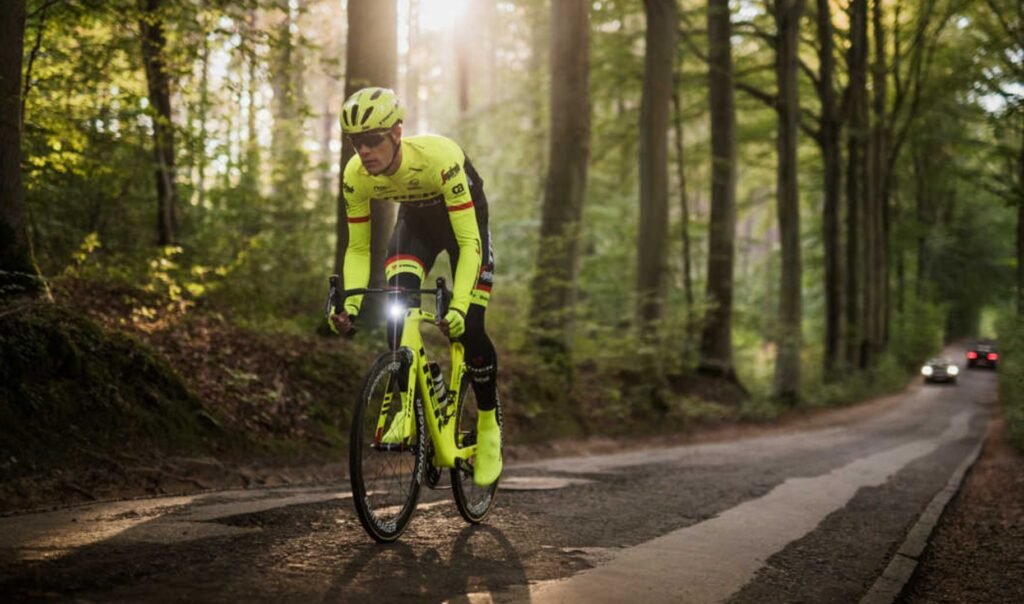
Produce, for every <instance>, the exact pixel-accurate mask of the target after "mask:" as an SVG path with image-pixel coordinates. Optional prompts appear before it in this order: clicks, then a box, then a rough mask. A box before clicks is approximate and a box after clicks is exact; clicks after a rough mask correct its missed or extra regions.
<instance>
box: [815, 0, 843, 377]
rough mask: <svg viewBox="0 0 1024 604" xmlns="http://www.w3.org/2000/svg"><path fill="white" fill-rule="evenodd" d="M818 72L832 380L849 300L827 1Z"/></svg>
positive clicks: (824, 1) (828, 373)
mask: <svg viewBox="0 0 1024 604" xmlns="http://www.w3.org/2000/svg"><path fill="white" fill-rule="evenodd" d="M816 5H817V6H816V8H817V13H816V14H815V24H816V26H817V41H818V73H817V77H816V78H815V81H814V85H815V91H816V92H817V94H818V103H819V105H820V107H821V109H820V117H819V120H818V127H817V129H816V130H815V131H814V132H812V135H813V136H814V140H815V142H817V143H818V147H819V148H820V150H821V161H822V167H823V173H822V179H823V192H822V195H823V197H824V201H823V208H822V228H821V230H822V238H823V240H824V256H825V333H824V342H825V345H824V350H825V354H824V358H823V369H824V376H825V379H826V380H829V381H831V380H834V379H835V378H836V377H837V376H838V375H839V372H840V367H839V364H840V363H841V361H842V360H843V359H844V358H845V356H844V354H843V351H844V334H845V329H844V327H845V319H844V314H843V308H844V306H843V305H844V302H845V299H846V291H845V287H844V286H845V282H844V271H843V268H844V267H843V262H842V258H841V256H842V238H841V233H842V229H841V220H842V216H841V214H842V191H841V187H842V148H841V144H840V143H841V140H840V137H841V135H842V125H843V115H842V110H841V107H840V104H839V101H838V98H837V96H838V95H837V94H836V85H835V79H836V58H835V27H834V26H833V25H832V5H831V2H830V1H829V0H817V1H816Z"/></svg>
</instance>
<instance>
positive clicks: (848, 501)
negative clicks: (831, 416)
mask: <svg viewBox="0 0 1024 604" xmlns="http://www.w3.org/2000/svg"><path fill="white" fill-rule="evenodd" d="M995 388H996V381H995V375H994V374H993V373H992V372H980V371H967V372H965V373H964V374H963V375H962V377H961V380H960V383H959V384H958V385H956V386H939V385H935V386H933V385H915V386H913V387H911V388H910V389H908V391H907V392H905V393H903V394H902V395H900V396H899V397H898V399H895V400H893V401H891V402H889V403H887V404H884V405H875V406H874V407H872V408H870V409H868V411H869V412H868V411H866V412H865V413H861V414H859V415H858V416H856V420H852V421H845V422H844V423H841V424H838V425H833V426H830V427H826V428H820V429H814V430H807V431H792V430H787V431H778V432H777V433H773V434H769V435H764V436H758V437H755V438H745V439H742V440H736V441H730V442H720V443H713V444H702V445H690V446H677V447H656V448H649V449H645V450H631V451H627V452H621V453H616V454H608V455H590V456H580V457H573V458H560V459H549V460H545V461H543V462H535V463H531V464H518V465H511V466H509V467H507V468H506V478H505V482H504V487H505V488H503V489H502V490H501V491H500V493H499V500H498V503H497V507H496V509H495V510H494V512H492V515H491V516H489V517H488V519H487V522H486V523H485V524H484V525H481V526H477V527H472V526H468V525H466V524H465V523H464V522H463V521H462V519H461V518H460V517H459V515H458V513H457V511H456V509H455V506H454V504H452V503H451V492H450V491H448V490H437V491H424V494H423V495H422V496H421V503H420V509H419V510H418V511H417V515H416V517H415V518H414V519H413V522H412V525H411V527H410V528H409V530H408V531H407V532H406V533H405V534H404V535H403V537H402V538H401V540H400V541H399V542H398V543H395V544H392V545H387V546H382V545H377V544H376V543H373V542H372V541H371V540H370V539H369V537H367V536H366V535H365V533H363V531H362V528H361V527H360V525H359V523H358V521H357V519H356V517H355V513H354V511H353V509H352V503H351V497H350V495H349V493H348V488H347V482H346V481H345V480H344V479H341V480H339V482H338V485H337V486H336V487H335V488H324V487H316V488H312V487H311V488H289V489H265V490H247V491H225V492H218V493H206V494H201V495H193V496H184V497H170V498H157V499H142V500H135V501H126V502H109V503H103V504H90V505H87V506H79V507H74V508H68V509H65V510H57V511H52V512H42V513H34V514H25V515H20V516H10V517H6V518H0V599H2V600H3V601H6V602H16V601H47V600H54V601H67V600H72V601H74V600H78V601H88V602H140V601H142V602H180V601H189V602H196V603H198V602H225V601H245V602H275V603H280V602H350V601H351V602H357V601H358V602H363V601H374V602H391V601H395V602H397V601H402V602H409V601H423V602H443V601H453V602H488V601H502V602H504V601H510V602H538V603H539V602H580V601H587V602H622V601H635V602H720V601H727V602H737V603H740V602H750V603H754V602H757V603H774V602H815V603H819V602H857V601H859V600H860V599H861V598H862V597H864V595H865V594H866V593H868V592H869V590H870V589H871V587H872V586H873V585H874V584H875V582H876V581H877V579H878V578H879V577H880V576H881V574H882V572H883V570H884V569H885V568H886V566H887V565H889V564H890V562H891V561H892V560H893V558H894V556H895V555H896V553H897V551H898V550H899V549H900V548H901V546H902V544H903V543H904V542H905V540H906V537H907V535H908V533H909V532H910V531H911V529H913V527H914V526H915V524H916V523H917V522H918V520H919V518H920V517H921V515H922V512H923V511H924V510H925V509H926V508H927V507H928V505H929V503H930V502H931V501H932V500H933V499H934V498H935V496H936V494H937V493H940V492H942V491H943V489H945V488H947V486H948V483H949V481H950V477H951V476H953V475H954V473H955V472H956V470H957V469H958V468H959V467H961V466H962V464H963V463H964V461H965V459H968V458H969V456H970V454H971V453H972V452H974V451H976V448H977V445H978V443H979V442H980V440H981V439H982V438H983V437H984V434H985V430H986V426H987V423H988V421H989V416H990V409H991V404H992V400H993V399H994V396H995Z"/></svg>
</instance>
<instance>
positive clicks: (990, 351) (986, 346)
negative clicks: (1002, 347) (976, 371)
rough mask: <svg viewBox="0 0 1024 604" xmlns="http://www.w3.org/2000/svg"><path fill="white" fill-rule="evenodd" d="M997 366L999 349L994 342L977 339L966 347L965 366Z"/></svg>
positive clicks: (969, 367)
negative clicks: (977, 340)
mask: <svg viewBox="0 0 1024 604" xmlns="http://www.w3.org/2000/svg"><path fill="white" fill-rule="evenodd" d="M998 366H999V351H998V350H997V349H996V344H995V342H990V341H984V340H983V341H979V342H975V343H974V345H973V346H971V347H970V348H968V349H967V368H968V369H971V368H974V367H991V368H992V369H996V368H997V367H998Z"/></svg>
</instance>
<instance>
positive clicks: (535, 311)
mask: <svg viewBox="0 0 1024 604" xmlns="http://www.w3.org/2000/svg"><path fill="white" fill-rule="evenodd" d="M589 7H590V4H589V2H587V0H563V1H561V2H553V3H552V4H551V26H552V28H553V29H552V31H551V74H552V78H551V144H550V154H551V155H550V156H551V163H550V165H549V166H548V175H547V179H546V181H545V183H546V184H545V187H544V200H543V202H542V206H541V225H540V245H539V247H538V252H537V272H536V275H535V277H534V283H533V299H532V300H531V311H532V312H531V316H532V317H533V322H534V325H535V326H536V329H537V332H536V335H535V343H536V344H537V345H538V347H539V349H540V350H541V352H542V353H543V354H544V355H545V356H546V357H547V360H548V361H553V362H557V363H566V367H568V363H567V362H568V360H569V354H570V352H571V340H570V337H571V334H572V331H573V312H574V307H575V300H576V273H577V269H578V266H579V241H580V226H581V225H580V221H581V219H582V216H583V203H584V199H585V197H586V185H587V161H588V158H589V155H590V97H589V94H588V86H589V79H590V71H589V56H590V52H589V49H590V19H589V12H588V11H589Z"/></svg>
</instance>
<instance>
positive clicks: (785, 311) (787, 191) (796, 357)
mask: <svg viewBox="0 0 1024 604" xmlns="http://www.w3.org/2000/svg"><path fill="white" fill-rule="evenodd" d="M774 9H775V10H774V14H775V23H776V27H777V32H778V33H777V39H776V52H775V75H776V80H777V82H778V103H777V106H776V109H777V113H778V116H779V120H778V127H777V135H776V151H777V153H778V158H777V160H778V163H777V172H776V174H777V177H776V191H777V201H776V209H777V213H778V219H779V236H780V240H781V243H782V280H781V283H780V287H779V327H778V330H779V335H778V347H777V350H778V353H777V356H776V360H775V384H774V388H773V394H774V396H775V397H776V398H779V399H781V400H784V401H787V402H791V403H792V402H796V400H797V399H798V398H799V394H800V348H801V344H802V337H801V333H800V321H801V319H802V313H801V292H802V289H801V278H802V272H803V271H802V266H801V260H800V188H799V183H798V181H797V167H798V166H797V144H798V142H799V140H798V137H799V133H800V99H799V91H798V88H797V69H798V51H799V43H800V36H799V35H800V18H801V16H802V14H803V9H804V0H775V6H774Z"/></svg>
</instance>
